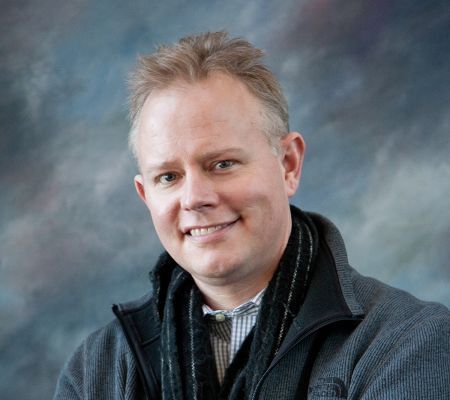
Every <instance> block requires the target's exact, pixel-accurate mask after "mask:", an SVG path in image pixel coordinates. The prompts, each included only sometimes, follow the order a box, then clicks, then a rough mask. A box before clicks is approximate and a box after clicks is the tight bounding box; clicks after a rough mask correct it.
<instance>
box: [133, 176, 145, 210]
mask: <svg viewBox="0 0 450 400" xmlns="http://www.w3.org/2000/svg"><path fill="white" fill-rule="evenodd" d="M134 187H135V188H136V192H137V194H138V196H139V197H140V199H141V200H142V201H143V202H144V203H145V204H147V197H146V195H145V187H144V178H143V177H142V175H141V174H138V175H136V176H135V177H134Z"/></svg>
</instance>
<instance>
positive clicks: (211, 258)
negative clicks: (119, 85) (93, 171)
mask: <svg viewBox="0 0 450 400" xmlns="http://www.w3.org/2000/svg"><path fill="white" fill-rule="evenodd" d="M263 112H264V109H263V107H262V106H261V104H260V103H259V101H258V100H257V99H256V98H255V97H254V96H253V95H252V94H251V93H250V92H249V91H248V89H247V88H246V86H245V85H244V84H243V83H241V82H239V81H238V80H236V79H233V78H231V77H229V76H227V75H224V74H220V73H216V74H213V75H212V76H210V77H208V78H207V79H205V80H202V81H200V82H197V83H194V84H187V83H182V82H179V83H177V84H174V85H172V86H171V87H169V88H167V89H164V90H161V91H158V92H156V93H155V92H154V93H152V94H151V95H150V96H149V98H148V99H147V101H146V102H145V104H144V107H143V109H142V113H141V117H140V121H139V125H138V142H137V148H138V161H139V165H140V168H141V173H142V175H137V176H136V178H135V184H136V188H137V191H138V193H139V195H140V197H141V198H142V199H143V200H144V202H145V204H146V205H147V207H148V209H149V210H150V213H151V216H152V219H153V223H154V226H155V229H156V231H157V233H158V235H159V238H160V240H161V242H162V244H163V246H164V247H165V248H166V250H167V251H168V252H169V254H170V255H171V256H172V257H173V258H174V260H175V261H176V262H177V263H178V264H179V265H180V266H181V267H183V268H184V269H185V270H186V271H188V272H189V273H190V274H191V275H192V276H193V278H194V280H195V281H196V282H197V285H198V286H199V287H200V288H202V285H225V284H234V283H237V284H238V285H239V284H243V283H245V282H253V283H254V282H255V281H262V282H264V284H265V283H267V281H269V280H270V278H271V276H272V274H273V272H274V270H275V268H276V267H277V265H278V262H279V259H280V257H281V255H282V253H283V251H284V248H285V246H286V243H287V240H288V238H289V234H290V229H291V219H290V211H289V203H288V197H289V196H291V195H293V194H294V192H295V190H296V188H297V185H298V181H299V178H300V169H301V162H302V157H303V141H302V139H301V136H300V135H299V134H297V133H291V134H289V135H287V136H286V138H284V139H282V140H281V141H280V152H279V153H280V155H276V154H275V152H274V151H273V149H272V148H271V146H270V145H269V143H268V141H267V138H266V137H265V136H264V134H263V133H262V132H263V131H262V126H261V114H262V113H263Z"/></svg>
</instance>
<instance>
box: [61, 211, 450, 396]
mask: <svg viewBox="0 0 450 400" xmlns="http://www.w3.org/2000/svg"><path fill="white" fill-rule="evenodd" d="M310 216H311V217H312V218H313V221H314V223H315V224H316V226H317V228H318V231H319V234H320V237H321V252H322V253H323V254H322V255H321V257H320V258H321V260H322V266H321V267H320V268H318V272H317V273H315V276H314V278H313V281H312V282H311V286H310V289H309V291H308V294H307V297H306V300H305V303H304V306H303V308H302V310H301V312H300V313H299V315H298V316H297V317H296V318H295V320H294V322H293V324H292V326H291V329H290V331H289V333H288V335H287V337H286V339H285V342H286V343H283V346H282V348H281V349H280V352H279V354H278V355H277V357H275V359H274V361H273V363H272V366H271V367H269V369H268V371H267V372H266V374H265V375H264V377H263V380H262V381H261V384H260V385H259V387H258V390H257V392H256V393H254V398H258V399H292V400H294V399H298V398H307V399H364V400H369V399H409V400H411V399H417V400H419V399H433V400H448V399H450V312H449V310H448V309H447V308H446V307H444V306H442V305H440V304H436V303H430V302H422V301H420V300H417V299H416V298H414V297H413V296H411V295H409V294H408V293H406V292H404V291H401V290H398V289H394V288H391V287H390V286H387V285H385V284H382V283H380V282H378V281H377V280H375V279H371V278H366V277H363V276H361V275H359V274H358V273H357V272H356V271H354V270H353V269H352V268H351V267H350V266H349V265H348V262H347V257H346V254H345V248H344V244H343V241H342V238H341V236H340V234H339V232H338V231H337V229H336V228H335V227H334V225H332V224H331V223H330V222H329V221H328V220H326V219H325V218H323V217H321V216H318V215H312V214H310ZM343 310H345V312H343ZM149 323H151V322H149ZM143 393H144V392H143V390H142V383H141V380H140V378H139V374H138V372H137V363H136V360H135V357H134V356H133V353H132V352H131V350H130V347H129V345H128V343H127V340H126V338H125V336H124V333H123V331H122V328H121V326H120V324H119V323H118V321H113V322H111V323H110V324H109V325H107V326H106V327H104V328H102V329H100V330H98V331H97V332H94V333H93V334H91V335H90V336H89V337H88V338H87V339H86V340H85V341H84V342H83V343H82V345H81V346H80V347H79V348H78V349H77V350H76V352H75V353H74V354H73V356H72V357H71V358H70V359H69V361H68V362H67V363H66V365H65V367H64V369H63V370H62V372H61V375H60V378H59V381H58V384H57V388H56V393H55V396H54V399H68V400H72V399H73V400H75V399H89V400H94V399H95V400H103V399H104V400H106V399H129V400H132V399H133V400H134V399H145V396H144V394H143Z"/></svg>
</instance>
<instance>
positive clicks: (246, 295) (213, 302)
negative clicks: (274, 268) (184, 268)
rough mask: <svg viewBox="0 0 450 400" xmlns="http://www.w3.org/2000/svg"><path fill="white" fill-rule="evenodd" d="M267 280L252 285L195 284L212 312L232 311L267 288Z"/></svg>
mask: <svg viewBox="0 0 450 400" xmlns="http://www.w3.org/2000/svg"><path fill="white" fill-rule="evenodd" d="M269 280H270V278H269V279H266V280H261V281H260V282H255V284H253V285H247V284H244V285H232V286H211V285H205V284H204V283H203V282H197V281H196V284H197V287H198V288H199V289H200V291H201V292H202V294H203V300H204V302H205V304H207V305H208V306H209V307H210V308H212V309H213V310H233V309H234V308H236V307H239V306H240V305H241V304H244V303H246V302H247V301H249V300H250V299H252V298H253V297H255V296H256V295H257V294H258V293H259V292H260V291H261V290H263V289H264V288H266V287H267V285H268V283H269Z"/></svg>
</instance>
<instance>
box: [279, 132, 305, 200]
mask: <svg viewBox="0 0 450 400" xmlns="http://www.w3.org/2000/svg"><path fill="white" fill-rule="evenodd" d="M305 147H306V145H305V141H304V140H303V137H302V135H300V133H298V132H290V133H288V134H287V135H286V136H285V137H283V138H282V139H281V145H280V151H281V162H282V165H283V167H284V182H285V186H286V193H287V195H288V196H289V197H291V196H293V195H294V194H295V192H296V191H297V188H298V185H299V183H300V178H301V175H302V166H303V158H304V155H305Z"/></svg>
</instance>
